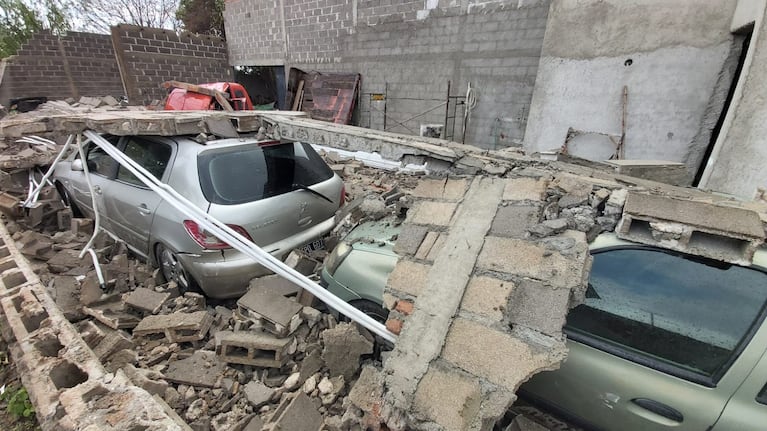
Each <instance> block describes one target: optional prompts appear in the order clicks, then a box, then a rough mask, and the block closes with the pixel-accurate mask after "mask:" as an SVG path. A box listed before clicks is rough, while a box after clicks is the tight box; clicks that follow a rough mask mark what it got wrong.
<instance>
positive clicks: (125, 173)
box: [117, 137, 172, 187]
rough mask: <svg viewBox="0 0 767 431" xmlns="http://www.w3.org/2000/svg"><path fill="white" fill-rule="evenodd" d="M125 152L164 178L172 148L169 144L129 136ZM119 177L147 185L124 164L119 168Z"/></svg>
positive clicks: (133, 183) (127, 181) (140, 164)
mask: <svg viewBox="0 0 767 431" xmlns="http://www.w3.org/2000/svg"><path fill="white" fill-rule="evenodd" d="M123 152H124V153H125V155H126V156H128V157H130V158H131V159H133V160H134V161H135V162H136V163H138V164H139V166H141V167H142V168H144V169H146V170H147V171H148V172H149V173H151V174H152V175H154V176H155V178H157V179H162V176H163V174H164V173H165V168H167V166H168V161H169V160H170V156H171V153H172V150H171V147H170V145H168V144H164V143H161V142H152V141H147V140H144V139H139V138H135V137H129V138H127V140H126V143H125V147H124V149H123ZM117 179H118V180H119V181H122V182H125V183H128V184H132V185H136V186H141V187H145V185H144V183H142V182H141V180H139V179H138V178H136V176H135V175H133V174H132V173H131V172H130V171H129V170H128V169H127V168H126V167H125V166H122V165H120V167H119V168H118V170H117Z"/></svg>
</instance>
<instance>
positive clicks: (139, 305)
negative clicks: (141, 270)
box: [124, 287, 170, 314]
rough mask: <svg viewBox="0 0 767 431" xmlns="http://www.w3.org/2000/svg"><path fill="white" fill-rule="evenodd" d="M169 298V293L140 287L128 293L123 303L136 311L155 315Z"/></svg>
mask: <svg viewBox="0 0 767 431" xmlns="http://www.w3.org/2000/svg"><path fill="white" fill-rule="evenodd" d="M169 298H170V293H168V292H164V293H160V292H155V291H154V290H150V289H146V288H143V287H140V288H138V289H136V290H134V291H132V292H131V293H129V294H128V295H127V296H126V297H125V299H124V301H125V304H126V305H129V306H131V307H133V308H135V309H137V310H141V311H144V312H147V313H149V314H156V313H157V312H158V311H159V310H160V308H161V307H162V306H163V304H165V301H167V300H168V299H169Z"/></svg>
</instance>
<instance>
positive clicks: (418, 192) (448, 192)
mask: <svg viewBox="0 0 767 431" xmlns="http://www.w3.org/2000/svg"><path fill="white" fill-rule="evenodd" d="M468 185H469V183H468V181H467V180H465V179H456V180H453V179H447V178H445V179H427V180H422V181H420V182H419V183H418V186H417V187H416V188H415V190H413V193H412V194H413V196H415V197H419V198H425V199H435V200H448V201H458V200H459V199H461V198H462V197H463V195H464V193H466V189H467V187H468Z"/></svg>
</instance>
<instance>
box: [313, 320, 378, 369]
mask: <svg viewBox="0 0 767 431" xmlns="http://www.w3.org/2000/svg"><path fill="white" fill-rule="evenodd" d="M322 341H323V342H324V344H325V348H324V349H323V351H322V359H323V360H324V361H325V364H327V366H328V369H329V370H330V374H331V375H332V376H339V375H340V376H344V378H345V379H346V380H351V379H352V377H353V376H354V374H355V373H356V372H357V370H359V368H360V356H361V355H366V354H370V353H373V343H372V342H371V341H370V340H368V339H367V338H365V337H364V336H363V335H362V334H360V333H359V331H358V330H357V327H356V326H354V325H353V324H351V323H340V324H338V326H336V327H335V328H333V329H328V330H326V331H325V332H323V333H322Z"/></svg>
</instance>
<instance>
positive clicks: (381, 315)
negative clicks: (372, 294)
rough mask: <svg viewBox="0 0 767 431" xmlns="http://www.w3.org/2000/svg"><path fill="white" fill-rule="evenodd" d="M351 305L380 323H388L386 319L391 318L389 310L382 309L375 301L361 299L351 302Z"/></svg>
mask: <svg viewBox="0 0 767 431" xmlns="http://www.w3.org/2000/svg"><path fill="white" fill-rule="evenodd" d="M349 304H351V305H353V306H354V307H355V308H356V309H358V310H360V311H361V312H363V313H365V314H367V315H368V316H370V317H372V318H373V319H375V320H376V321H377V322H379V323H386V319H387V318H388V317H389V310H387V309H385V308H383V307H381V306H380V305H378V304H376V303H375V302H373V301H368V300H366V299H359V300H356V301H351V302H349Z"/></svg>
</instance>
